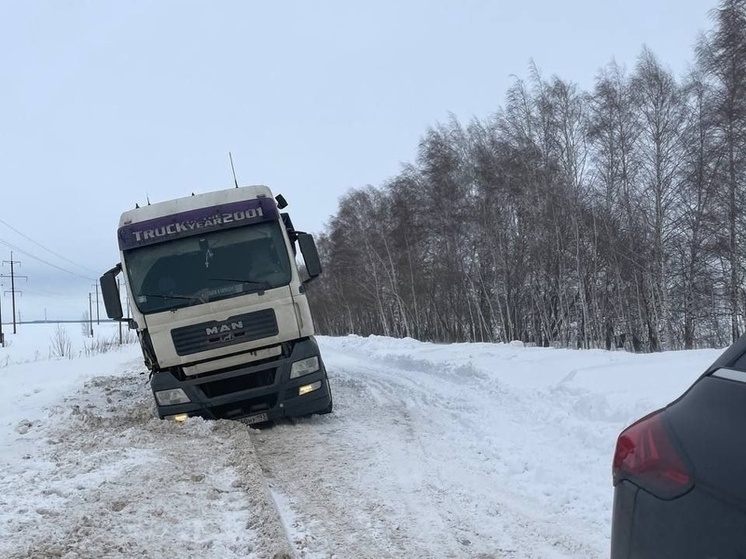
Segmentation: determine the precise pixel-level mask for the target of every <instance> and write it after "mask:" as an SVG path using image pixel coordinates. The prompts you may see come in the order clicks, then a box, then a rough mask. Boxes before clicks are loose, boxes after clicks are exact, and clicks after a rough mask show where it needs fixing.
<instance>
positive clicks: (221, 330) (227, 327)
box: [205, 320, 243, 339]
mask: <svg viewBox="0 0 746 559" xmlns="http://www.w3.org/2000/svg"><path fill="white" fill-rule="evenodd" d="M242 329H243V321H242V320H237V321H236V322H224V323H223V324H218V325H217V326H210V327H209V328H205V332H206V333H207V335H208V336H217V335H218V334H226V333H230V332H233V331H234V330H242ZM232 335H233V334H231V336H232ZM221 339H222V336H221ZM228 339H231V338H228Z"/></svg>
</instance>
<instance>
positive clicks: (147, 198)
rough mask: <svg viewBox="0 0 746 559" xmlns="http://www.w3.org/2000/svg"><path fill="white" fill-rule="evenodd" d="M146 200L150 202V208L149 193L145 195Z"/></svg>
mask: <svg viewBox="0 0 746 559" xmlns="http://www.w3.org/2000/svg"><path fill="white" fill-rule="evenodd" d="M145 199H146V200H147V201H148V206H149V205H150V196H148V194H147V193H146V194H145Z"/></svg>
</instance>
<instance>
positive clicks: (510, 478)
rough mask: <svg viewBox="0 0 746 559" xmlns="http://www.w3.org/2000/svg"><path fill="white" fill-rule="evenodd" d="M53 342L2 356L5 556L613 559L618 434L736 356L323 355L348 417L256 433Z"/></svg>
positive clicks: (43, 340)
mask: <svg viewBox="0 0 746 559" xmlns="http://www.w3.org/2000/svg"><path fill="white" fill-rule="evenodd" d="M73 328H77V326H73ZM106 328H109V329H110V330H109V331H108V333H107V331H106ZM114 328H116V327H115V326H114V325H106V327H105V326H104V325H102V327H101V331H102V335H110V334H113V333H114V332H115V330H114ZM52 334H53V327H50V326H41V325H31V326H29V325H25V326H24V328H23V330H22V332H19V334H18V336H9V338H10V339H11V340H12V344H11V346H10V347H8V348H0V379H2V382H3V387H4V389H3V390H2V391H0V557H3V558H8V559H20V558H42V557H44V558H48V557H49V558H64V559H84V558H85V559H88V558H91V559H93V558H99V557H107V558H108V557H111V558H125V557H148V558H161V557H177V556H181V557H202V558H207V559H209V558H215V559H218V558H231V557H233V558H238V557H248V558H273V557H274V558H282V557H286V558H290V557H298V558H303V559H331V558H336V559H345V558H368V557H370V558H383V557H396V558H398V557H411V558H418V557H422V558H430V557H433V558H440V557H454V558H481V559H487V558H502V557H509V558H537V559H539V558H541V559H544V558H547V559H552V558H570V557H573V558H601V557H607V556H608V540H609V526H610V510H611V497H612V487H611V475H610V463H611V457H612V453H613V449H614V444H615V440H616V436H617V435H618V433H619V431H621V429H622V428H623V427H624V426H625V425H627V424H628V423H630V422H631V421H633V420H635V419H637V418H638V417H640V416H641V415H643V414H645V413H647V412H648V411H651V410H652V409H655V408H657V407H659V406H662V405H665V404H666V403H667V402H669V401H671V400H673V399H674V398H676V397H677V396H678V395H679V394H680V393H681V392H682V391H683V390H684V389H685V388H686V387H688V386H689V384H690V383H691V382H692V381H693V380H694V379H695V378H696V377H697V376H698V375H699V374H700V373H701V371H702V370H703V369H704V368H705V367H706V366H707V365H708V364H709V363H711V362H712V361H713V360H714V359H715V358H716V357H717V355H718V354H719V353H720V351H719V350H703V351H690V352H673V353H666V354H656V355H632V354H628V353H625V352H605V351H571V350H553V349H539V348H527V347H520V346H518V345H517V344H516V345H510V344H454V345H439V344H428V343H421V342H417V341H414V340H410V339H404V340H394V339H390V338H382V337H369V338H361V337H357V336H348V337H344V338H327V337H322V338H320V339H319V341H320V344H321V348H322V352H323V356H324V359H325V361H326V364H327V368H328V370H329V377H330V382H331V384H332V388H333V390H334V398H335V412H334V413H333V414H331V415H329V416H319V417H312V418H306V419H300V420H296V421H293V422H280V423H278V424H277V425H275V426H273V427H269V428H265V429H262V430H255V429H249V428H247V427H246V426H245V425H243V424H241V423H238V422H227V421H217V422H205V421H202V420H198V419H190V420H189V421H187V422H185V423H183V424H176V423H171V422H164V421H160V420H157V419H155V418H154V414H153V409H152V401H151V398H152V396H151V394H150V390H149V387H148V384H147V375H146V374H143V373H144V370H143V367H142V365H141V361H142V360H141V357H140V351H139V348H137V347H136V346H125V347H123V348H121V349H118V350H117V351H111V352H109V353H105V354H102V355H94V356H92V357H85V355H86V353H87V352H86V351H85V350H84V345H83V344H85V343H86V340H85V339H84V338H82V336H81V335H78V336H76V335H75V332H74V330H70V334H71V337H72V338H73V352H72V356H73V357H72V358H71V359H70V358H62V359H59V358H56V359H55V358H50V357H51V356H52V354H51V353H50V350H49V340H50V337H51V336H52ZM88 353H90V352H88Z"/></svg>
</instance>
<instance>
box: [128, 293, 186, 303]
mask: <svg viewBox="0 0 746 559" xmlns="http://www.w3.org/2000/svg"><path fill="white" fill-rule="evenodd" d="M140 296H141V297H160V298H161V299H182V300H184V301H191V300H192V299H194V297H188V296H186V295H166V294H163V293H140Z"/></svg>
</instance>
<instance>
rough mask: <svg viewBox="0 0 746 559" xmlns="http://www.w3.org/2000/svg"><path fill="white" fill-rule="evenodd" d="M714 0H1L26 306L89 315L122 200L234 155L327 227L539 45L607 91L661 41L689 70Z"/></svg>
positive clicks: (3, 195) (572, 74) (536, 53)
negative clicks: (343, 205)
mask: <svg viewBox="0 0 746 559" xmlns="http://www.w3.org/2000/svg"><path fill="white" fill-rule="evenodd" d="M715 5H716V2H715V0H698V1H695V0H605V1H599V0H566V1H563V2H558V1H556V0H513V1H509V2H508V1H498V0H493V1H488V0H450V1H443V0H370V1H367V2H355V1H350V0H344V1H336V0H335V1H324V0H319V1H316V2H308V1H289V2H267V1H263V2H256V1H251V0H240V1H239V0H236V1H213V0H209V1H207V0H206V1H201V2H196V1H185V0H178V1H164V0H158V1H150V0H149V1H139V0H127V1H126V2H108V1H104V0H101V1H97V2H96V1H92V0H91V1H61V0H60V1H54V2H52V1H41V0H36V1H33V2H29V1H27V0H0V76H1V79H0V220H2V221H0V260H10V251H11V246H9V245H12V246H13V247H15V249H16V250H15V253H14V258H13V259H14V260H19V261H21V265H20V268H18V269H17V272H18V273H21V274H25V275H27V276H28V280H27V281H26V280H20V284H19V285H18V286H17V288H18V289H20V290H22V291H23V296H22V297H21V298H19V300H18V302H19V308H20V311H21V317H22V318H23V319H40V318H44V316H45V310H46V313H47V316H48V317H49V318H50V319H58V318H73V319H75V318H79V317H80V316H81V315H82V314H83V312H84V311H85V310H86V308H87V300H88V293H89V292H92V291H93V290H94V286H93V284H94V281H95V280H96V278H98V276H99V275H100V273H101V272H103V271H105V270H106V269H108V268H109V267H111V266H112V265H113V264H115V263H116V262H118V260H119V255H118V252H117V245H116V227H117V222H118V219H119V215H120V213H121V212H122V211H124V210H126V209H129V208H131V207H134V205H135V203H136V202H139V203H143V202H145V200H146V199H147V198H148V197H149V199H150V200H151V201H152V202H155V201H162V200H166V199H170V198H173V197H178V196H183V195H188V194H189V193H191V192H205V191H209V190H214V189H218V188H225V187H230V186H231V185H232V177H231V173H230V164H229V161H228V152H229V151H231V152H232V153H233V157H234V161H235V164H236V171H237V173H238V178H239V182H240V183H241V184H242V185H244V184H259V183H261V184H266V185H268V186H269V187H270V188H272V189H273V191H275V192H276V193H282V194H284V196H285V197H286V198H287V199H288V201H289V202H290V206H289V208H288V209H289V210H290V212H291V215H292V216H293V220H294V222H295V224H296V226H297V227H298V228H299V229H305V230H309V231H312V232H319V231H321V230H322V229H323V227H324V224H325V223H326V222H327V221H328V219H329V217H330V216H331V215H332V214H334V213H335V211H336V207H337V201H338V199H339V197H340V196H341V195H342V194H344V193H345V192H346V191H347V190H348V189H350V188H355V187H361V186H365V185H366V184H373V185H380V184H381V183H382V182H383V181H385V180H386V179H387V178H390V177H392V176H393V175H395V174H396V173H397V172H398V171H399V169H400V166H401V164H402V163H404V162H408V161H412V160H413V159H414V155H415V152H416V148H417V142H418V140H419V139H420V137H421V135H422V134H423V133H424V131H425V129H426V128H427V127H428V126H430V125H433V124H436V123H437V122H439V121H441V122H442V121H445V120H446V119H448V116H449V113H453V114H454V115H456V117H458V118H459V120H462V121H468V120H470V119H471V118H473V117H478V118H485V117H487V116H488V115H490V114H491V113H493V112H495V111H496V110H497V108H498V107H499V106H500V105H502V103H503V98H504V95H505V92H506V90H507V88H508V87H509V85H510V83H511V80H512V79H513V78H512V77H511V76H516V75H517V76H519V77H526V76H527V75H528V67H529V63H530V61H531V60H532V59H533V60H534V61H535V62H536V64H537V65H538V66H539V68H540V69H541V71H542V73H543V74H544V75H546V76H551V75H552V74H556V75H559V76H560V77H562V78H564V79H566V80H569V81H573V82H576V83H578V84H580V86H581V87H583V88H585V89H590V88H591V87H592V85H593V80H594V77H595V76H596V74H597V72H598V70H599V69H600V68H601V67H602V66H604V65H605V64H607V63H608V62H609V61H611V60H612V58H616V60H617V61H619V62H621V63H623V64H625V65H627V67H632V66H633V65H634V63H635V59H636V57H637V56H638V54H639V53H640V50H641V48H642V46H643V44H647V45H648V46H649V47H650V48H651V49H652V50H653V52H654V53H656V54H657V55H658V57H659V58H660V59H661V61H662V62H663V63H664V64H666V65H668V66H669V67H670V68H671V69H672V70H674V72H676V74H677V75H681V74H683V73H684V72H685V71H686V69H687V67H688V65H689V63H690V62H691V61H692V59H693V55H692V47H693V44H694V43H695V41H696V39H697V37H698V35H699V34H700V33H701V32H702V31H704V30H706V29H709V28H711V27H712V22H711V20H710V19H709V17H708V11H709V10H710V9H712V8H714V7H715ZM21 251H22V252H21ZM39 260H44V261H46V262H47V263H49V264H53V265H54V266H56V267H53V266H50V265H48V264H44V263H42V262H40V261H39ZM0 272H2V274H6V275H7V274H9V273H10V268H9V265H8V264H4V265H3V266H2V267H0ZM0 281H2V283H3V291H4V292H5V291H7V290H8V289H9V288H10V281H9V279H8V278H2V279H0ZM0 303H1V304H2V316H3V322H7V321H8V320H9V318H10V296H9V294H7V293H4V295H3V297H2V298H1V299H0ZM102 312H103V306H102ZM94 314H95V311H94ZM4 331H5V332H8V328H7V327H6V328H5V329H4Z"/></svg>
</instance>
